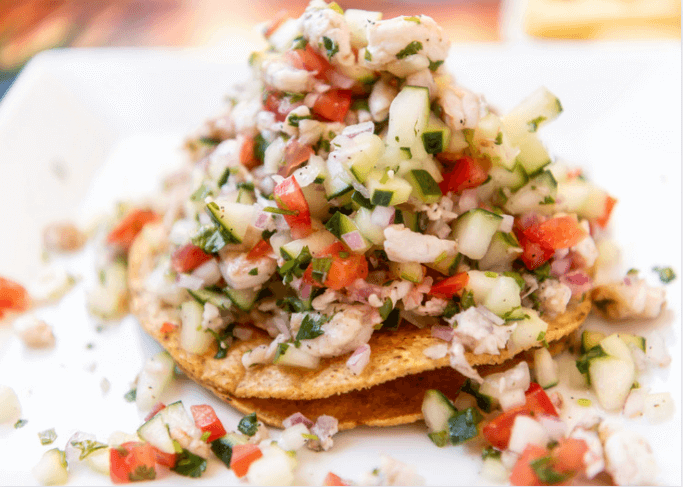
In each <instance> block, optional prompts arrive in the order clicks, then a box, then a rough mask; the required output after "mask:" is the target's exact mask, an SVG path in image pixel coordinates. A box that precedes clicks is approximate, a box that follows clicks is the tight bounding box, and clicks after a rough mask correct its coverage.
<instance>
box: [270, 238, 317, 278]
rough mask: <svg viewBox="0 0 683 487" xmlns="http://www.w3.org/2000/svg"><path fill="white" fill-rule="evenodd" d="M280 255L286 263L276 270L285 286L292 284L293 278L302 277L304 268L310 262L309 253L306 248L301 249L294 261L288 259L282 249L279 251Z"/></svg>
mask: <svg viewBox="0 0 683 487" xmlns="http://www.w3.org/2000/svg"><path fill="white" fill-rule="evenodd" d="M280 254H281V255H282V257H283V258H284V259H285V260H286V262H285V263H284V264H283V265H282V266H281V267H280V268H279V269H278V273H279V274H280V276H282V278H283V279H282V280H283V282H284V283H285V284H288V283H290V282H292V279H294V277H301V276H303V275H304V271H305V270H306V267H307V266H308V264H309V262H311V253H310V251H309V250H308V246H306V247H304V248H303V249H301V252H299V255H298V256H297V257H296V258H294V259H291V258H289V256H288V255H287V254H286V252H284V251H283V249H280ZM287 259H289V260H287Z"/></svg>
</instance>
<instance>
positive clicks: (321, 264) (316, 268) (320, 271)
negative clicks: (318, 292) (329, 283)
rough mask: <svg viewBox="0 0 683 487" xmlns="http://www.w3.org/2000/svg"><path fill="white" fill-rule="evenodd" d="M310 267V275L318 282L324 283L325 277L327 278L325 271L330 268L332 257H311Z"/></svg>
mask: <svg viewBox="0 0 683 487" xmlns="http://www.w3.org/2000/svg"><path fill="white" fill-rule="evenodd" d="M311 267H312V268H313V271H312V272H311V277H312V278H313V279H314V280H315V281H317V282H319V283H320V284H324V283H325V279H327V273H328V271H329V270H330V267H332V258H331V257H321V258H319V259H313V260H311Z"/></svg>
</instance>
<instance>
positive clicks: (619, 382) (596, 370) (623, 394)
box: [588, 340, 636, 411]
mask: <svg viewBox="0 0 683 487" xmlns="http://www.w3.org/2000/svg"><path fill="white" fill-rule="evenodd" d="M619 341H621V340H619ZM603 342H604V340H603ZM622 345H624V344H623V342H622ZM624 346H626V345H624ZM608 353H609V352H608ZM588 376H589V377H590V382H591V387H592V388H593V391H594V392H595V395H596V396H597V397H598V402H599V403H600V405H601V406H602V407H603V408H605V409H606V410H608V411H610V410H617V409H621V408H622V407H623V406H624V403H625V402H626V398H627V397H628V395H629V393H630V392H631V388H632V387H633V382H634V380H635V378H636V370H635V366H634V364H633V361H632V360H630V359H629V360H622V359H620V358H617V357H615V356H611V355H607V356H602V357H595V358H593V359H591V360H590V361H589V363H588Z"/></svg>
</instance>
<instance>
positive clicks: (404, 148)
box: [401, 147, 413, 159]
mask: <svg viewBox="0 0 683 487" xmlns="http://www.w3.org/2000/svg"><path fill="white" fill-rule="evenodd" d="M401 151H403V152H404V153H405V155H407V156H408V159H412V158H413V153H412V152H411V150H410V147H401Z"/></svg>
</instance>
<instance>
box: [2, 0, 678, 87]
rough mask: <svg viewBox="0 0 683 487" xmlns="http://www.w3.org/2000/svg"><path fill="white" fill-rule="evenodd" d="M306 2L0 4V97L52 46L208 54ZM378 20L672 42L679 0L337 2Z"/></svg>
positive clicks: (457, 37)
mask: <svg viewBox="0 0 683 487" xmlns="http://www.w3.org/2000/svg"><path fill="white" fill-rule="evenodd" d="M307 3H308V2H307V0H271V1H267V0H0V97H1V96H2V94H4V92H5V91H6V90H7V89H8V88H9V86H10V85H11V83H12V81H13V80H14V78H15V77H16V75H17V73H18V72H19V71H20V69H21V68H22V66H24V65H25V64H26V62H27V61H28V60H29V59H30V58H31V57H32V56H34V55H35V54H36V53H38V52H40V51H42V50H44V49H50V48H55V47H101V46H110V47H113V46H139V47H152V46H156V47H159V46H161V47H210V48H211V47H213V48H221V46H224V47H225V48H226V49H229V48H230V46H231V45H233V44H234V42H233V41H236V40H238V39H241V41H242V42H240V44H244V40H245V39H247V40H249V41H252V40H253V42H254V43H256V42H258V37H259V34H258V29H256V26H257V25H258V24H259V23H261V22H264V21H267V20H268V19H271V18H272V17H273V16H274V15H275V14H276V13H277V12H279V11H280V10H283V9H286V10H287V11H288V12H289V13H290V14H291V15H292V16H298V15H300V14H301V12H302V11H303V10H304V8H305V6H306V4H307ZM339 3H340V4H341V6H342V7H343V8H364V9H368V10H382V11H383V12H384V13H385V18H390V17H394V16H396V15H400V14H408V15H412V14H415V13H424V14H426V15H429V16H431V17H433V18H434V19H435V20H436V21H437V22H438V23H439V24H440V25H441V26H443V28H444V29H445V31H446V34H447V36H448V37H449V38H450V39H451V40H452V41H453V42H489V43H505V42H520V41H522V42H524V41H529V40H531V41H533V40H535V39H565V40H566V39H570V40H585V41H586V42H591V41H594V40H602V39H611V40H614V39H624V40H631V39H680V35H681V2H680V0H452V1H445V0H442V1H438V0H437V1H429V0H413V1H401V0H394V1H390V0H384V1H376V2H369V1H361V0H342V1H340V2H339Z"/></svg>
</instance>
